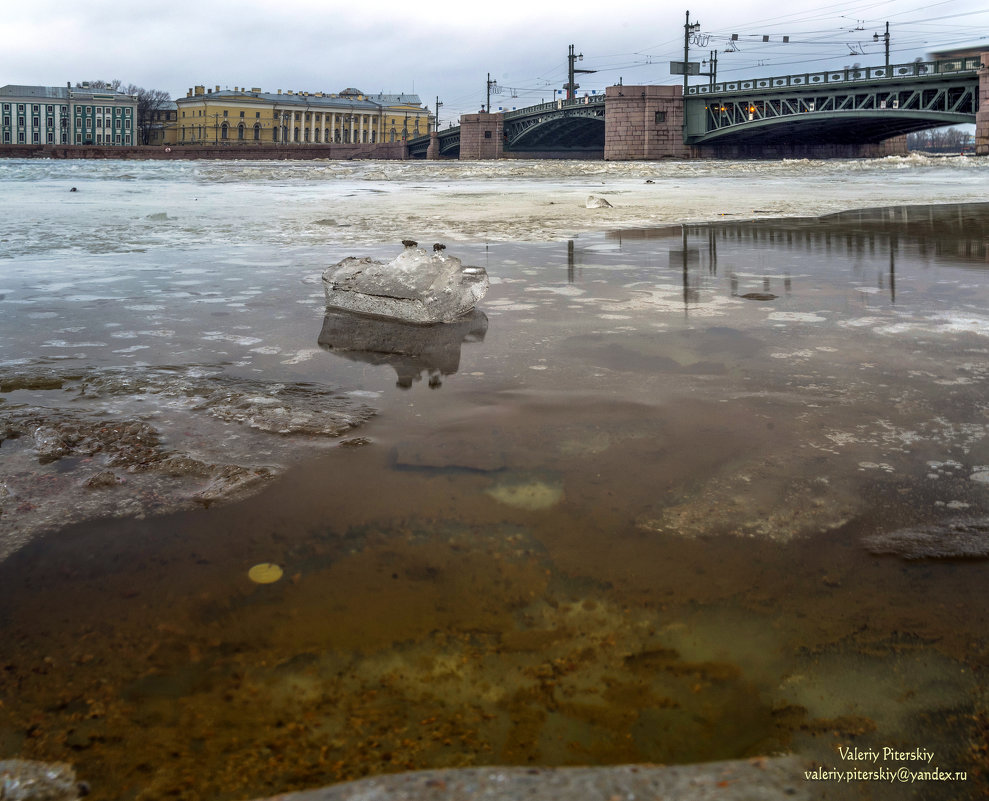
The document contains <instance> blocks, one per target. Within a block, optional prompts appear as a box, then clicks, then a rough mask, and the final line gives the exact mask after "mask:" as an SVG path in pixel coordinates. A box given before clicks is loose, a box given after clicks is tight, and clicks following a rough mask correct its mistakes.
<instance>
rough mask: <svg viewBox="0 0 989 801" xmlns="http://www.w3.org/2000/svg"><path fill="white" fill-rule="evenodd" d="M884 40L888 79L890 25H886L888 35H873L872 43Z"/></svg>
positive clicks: (887, 75)
mask: <svg viewBox="0 0 989 801" xmlns="http://www.w3.org/2000/svg"><path fill="white" fill-rule="evenodd" d="M880 39H882V40H883V41H884V42H885V43H886V73H885V74H886V77H887V78H888V77H889V23H888V22H887V23H886V33H884V34H883V35H882V36H880V35H879V34H878V33H874V34H872V41H873V42H878V41H879V40H880Z"/></svg>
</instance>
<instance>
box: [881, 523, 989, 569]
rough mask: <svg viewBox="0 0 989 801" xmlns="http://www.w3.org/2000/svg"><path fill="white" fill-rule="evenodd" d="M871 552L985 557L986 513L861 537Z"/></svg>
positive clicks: (988, 548)
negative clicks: (981, 515)
mask: <svg viewBox="0 0 989 801" xmlns="http://www.w3.org/2000/svg"><path fill="white" fill-rule="evenodd" d="M862 543H863V545H865V547H866V548H867V549H868V550H869V551H870V552H871V553H874V554H894V555H896V556H900V557H902V558H904V559H989V517H958V518H954V519H951V520H945V521H942V522H939V523H931V524H928V525H921V526H912V527H910V528H901V529H897V530H896V531H888V532H883V533H880V534H871V535H869V536H868V537H864V538H863V539H862Z"/></svg>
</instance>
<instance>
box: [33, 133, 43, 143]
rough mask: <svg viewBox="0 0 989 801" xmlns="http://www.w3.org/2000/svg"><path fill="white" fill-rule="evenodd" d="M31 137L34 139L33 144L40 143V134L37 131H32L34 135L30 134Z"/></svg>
mask: <svg viewBox="0 0 989 801" xmlns="http://www.w3.org/2000/svg"><path fill="white" fill-rule="evenodd" d="M32 139H33V140H34V144H36V145H40V144H41V134H39V133H38V132H37V131H35V132H34V135H33V136H32Z"/></svg>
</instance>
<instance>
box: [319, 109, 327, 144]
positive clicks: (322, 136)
mask: <svg viewBox="0 0 989 801" xmlns="http://www.w3.org/2000/svg"><path fill="white" fill-rule="evenodd" d="M319 141H320V142H322V143H323V144H324V145H325V144H326V112H325V111H322V112H320V114H319Z"/></svg>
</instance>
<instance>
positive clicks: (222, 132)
mask: <svg viewBox="0 0 989 801" xmlns="http://www.w3.org/2000/svg"><path fill="white" fill-rule="evenodd" d="M220 138H221V139H226V138H227V124H226V123H223V125H221V126H220Z"/></svg>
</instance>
